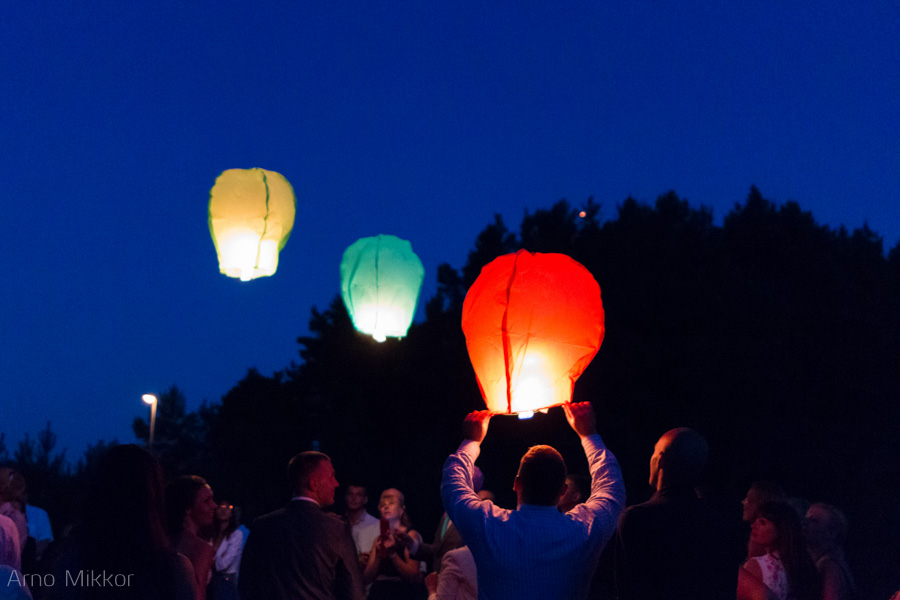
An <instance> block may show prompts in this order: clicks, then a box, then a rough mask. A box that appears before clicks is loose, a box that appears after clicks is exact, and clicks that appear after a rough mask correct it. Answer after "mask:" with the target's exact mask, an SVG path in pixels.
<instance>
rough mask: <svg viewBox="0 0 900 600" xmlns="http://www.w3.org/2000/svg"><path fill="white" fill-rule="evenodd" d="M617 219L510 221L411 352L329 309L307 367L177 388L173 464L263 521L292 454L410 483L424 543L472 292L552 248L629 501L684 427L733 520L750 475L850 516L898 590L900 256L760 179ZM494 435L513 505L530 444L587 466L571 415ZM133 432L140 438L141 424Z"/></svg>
mask: <svg viewBox="0 0 900 600" xmlns="http://www.w3.org/2000/svg"><path fill="white" fill-rule="evenodd" d="M604 208H606V207H601V206H600V205H599V204H597V203H595V202H594V201H593V200H588V201H587V202H586V203H584V205H582V206H578V207H574V206H573V205H571V204H570V203H569V202H567V201H566V200H560V201H559V202H557V203H555V204H554V205H553V206H551V207H550V208H548V209H541V210H537V211H535V212H533V213H526V214H525V215H524V217H523V219H522V222H521V225H520V227H519V230H518V231H511V230H510V229H509V228H508V227H507V226H506V224H505V223H504V222H503V220H502V218H501V217H500V216H499V215H497V216H496V217H495V219H494V221H493V222H492V223H489V224H488V225H487V226H486V227H485V228H484V229H483V230H482V231H481V233H479V234H478V236H477V238H476V239H475V241H474V246H473V248H472V250H471V252H470V253H469V256H468V260H467V261H466V263H465V264H464V265H461V266H459V267H455V266H451V265H449V264H442V265H441V266H440V267H439V269H438V272H437V282H438V287H437V292H436V294H435V295H434V296H433V297H432V298H430V299H428V300H427V304H426V307H425V319H424V320H423V321H421V322H419V323H415V324H414V325H413V326H412V328H411V329H410V331H409V334H408V336H407V337H406V338H405V339H403V340H399V341H398V340H388V341H387V342H385V343H382V344H379V343H376V342H374V341H373V340H372V339H371V337H369V336H364V335H362V334H359V333H357V332H356V331H355V330H354V328H353V326H352V324H351V322H350V319H349V317H348V315H347V313H346V311H345V309H344V306H343V303H342V302H341V300H340V297H339V296H336V297H335V298H334V300H333V301H332V302H331V304H330V305H329V306H328V307H326V308H325V309H323V310H319V309H317V308H313V309H312V315H311V318H310V321H309V331H310V333H309V335H306V336H303V337H300V338H298V343H299V346H300V349H299V353H300V361H299V362H297V363H291V364H290V365H289V366H287V367H286V368H285V369H284V370H283V371H280V372H277V373H275V374H274V375H272V376H271V377H268V376H264V375H261V374H260V373H258V372H257V371H256V370H255V369H251V370H250V371H249V372H248V374H247V376H246V377H245V378H244V379H243V380H241V381H240V382H238V383H237V384H236V385H235V386H234V387H233V388H232V389H231V390H230V391H229V392H228V393H227V394H226V395H225V396H224V397H223V398H222V400H221V403H220V404H212V405H208V404H204V405H203V407H201V409H200V410H199V411H197V412H194V413H187V412H186V410H185V402H184V398H183V396H182V395H181V392H180V391H179V390H178V389H177V388H174V387H173V388H172V389H171V390H170V391H169V392H168V393H167V394H164V395H162V396H161V397H160V407H161V412H160V415H159V420H158V422H157V434H156V435H157V438H156V442H155V447H156V450H157V452H158V453H159V454H160V455H161V458H162V461H163V464H164V465H165V466H166V468H167V470H168V472H169V474H170V475H175V474H180V473H183V472H192V473H199V474H201V475H203V476H205V477H206V478H207V479H208V480H209V481H210V483H211V485H212V486H213V488H214V489H215V491H216V493H217V496H220V497H222V498H226V499H228V500H229V501H231V502H233V503H234V504H237V505H240V506H241V507H242V508H243V509H244V513H245V515H247V516H249V517H252V516H256V515H259V514H262V513H264V512H266V511H269V510H272V509H273V508H275V507H277V506H280V505H281V504H283V503H284V502H285V501H286V499H287V498H288V497H289V496H288V490H287V488H286V484H285V476H284V470H285V465H286V464H287V461H288V459H289V458H290V457H291V456H292V455H293V454H295V453H297V452H300V451H302V450H307V449H311V448H314V449H320V450H322V451H324V452H326V453H328V454H329V455H330V456H331V457H332V459H333V461H334V464H335V468H336V470H337V476H338V480H339V481H340V482H341V483H342V484H344V485H346V484H350V483H359V484H363V485H367V486H368V488H369V490H370V493H369V496H370V498H372V497H377V495H378V491H379V490H380V489H384V488H387V487H397V488H399V489H401V490H403V491H404V493H405V494H406V499H407V506H408V507H409V513H410V515H411V516H412V518H413V520H414V521H417V522H420V523H421V525H418V526H417V528H419V529H423V528H424V529H425V530H429V531H430V527H431V526H433V524H434V523H436V521H437V519H438V517H439V516H440V513H441V510H442V509H441V507H440V499H439V493H438V486H439V482H440V476H441V466H442V464H443V461H444V459H445V458H446V456H447V455H448V454H449V453H450V452H452V451H453V450H454V449H455V447H456V446H457V444H458V443H459V441H460V439H461V433H460V423H461V420H462V418H463V416H464V415H465V414H466V413H467V412H469V411H471V410H476V409H481V408H483V407H484V405H483V401H482V399H481V396H480V393H479V390H478V385H477V383H476V380H475V376H474V372H473V370H472V367H471V364H470V363H469V359H468V355H467V352H466V345H465V339H464V337H463V334H462V330H461V327H460V319H461V310H462V304H463V300H464V298H465V295H466V291H467V289H468V288H469V286H470V285H471V284H472V282H473V281H474V280H475V278H476V277H477V276H478V274H479V272H480V270H481V268H482V267H483V266H484V265H485V264H487V263H488V262H490V261H491V260H493V259H494V258H496V257H497V256H500V255H502V254H506V253H510V252H514V251H516V250H518V249H520V248H524V249H527V250H529V251H532V252H559V253H563V254H567V255H569V256H571V257H572V258H574V259H575V260H577V261H578V262H580V263H582V264H583V265H584V266H585V267H587V269H588V270H589V271H590V272H591V273H592V274H593V275H594V277H595V279H596V280H597V281H598V282H599V284H600V288H601V290H602V296H603V303H604V309H605V312H606V337H605V340H604V342H603V345H602V347H601V348H600V351H599V353H598V354H597V356H596V357H595V358H594V360H593V362H592V363H591V364H590V366H589V367H588V368H587V370H586V371H585V373H584V374H583V375H582V377H581V379H580V380H579V381H578V383H577V384H576V386H575V396H574V399H575V401H583V400H589V401H591V402H592V403H593V404H594V407H595V410H596V412H597V415H598V423H599V428H600V432H601V434H602V435H603V437H604V439H605V441H606V443H607V445H608V446H609V447H610V449H612V450H613V452H614V453H615V454H616V456H617V457H618V459H619V462H620V463H621V465H622V469H623V472H624V476H625V481H626V488H627V491H628V503H629V504H633V503H636V502H641V501H643V500H645V499H646V498H647V497H648V496H649V492H650V490H649V487H648V485H647V474H648V461H649V458H650V454H651V452H652V448H653V444H654V442H655V441H656V440H657V438H658V437H659V436H660V435H661V434H662V433H663V432H665V431H666V430H668V429H670V428H673V427H679V426H687V427H692V428H694V429H696V430H698V431H700V432H701V433H702V434H703V435H704V436H705V437H706V438H707V439H708V440H709V443H710V447H711V463H710V466H709V468H708V469H707V473H706V483H705V487H704V489H705V490H706V492H707V493H708V494H709V497H710V498H712V499H713V501H716V502H718V503H720V504H721V505H722V506H723V507H725V509H726V510H732V511H735V512H737V511H739V501H740V498H742V497H743V493H744V492H745V491H746V489H747V487H749V485H750V483H751V482H752V481H755V480H772V481H776V482H779V483H781V484H782V485H783V486H784V487H785V488H786V489H787V490H788V492H789V493H790V494H792V495H795V496H799V497H802V498H805V499H807V500H810V501H826V502H830V503H833V504H836V505H838V506H841V507H842V508H844V509H845V510H846V511H847V513H848V516H849V517H850V521H851V523H852V525H853V533H852V534H851V554H852V558H854V559H855V560H854V562H855V563H856V564H855V567H856V568H857V570H858V576H859V578H860V580H861V583H862V585H863V586H864V589H865V586H866V581H868V582H870V585H873V586H875V587H879V585H884V586H886V585H888V584H885V583H883V582H884V581H885V577H886V575H885V574H886V573H893V572H894V571H895V566H896V564H897V562H898V557H900V552H898V542H900V509H898V503H897V501H896V500H897V493H898V486H897V477H898V474H900V436H898V435H897V432H898V431H900V402H898V399H900V394H898V390H900V245H896V246H894V247H893V248H892V249H891V250H890V251H889V252H888V253H887V254H885V251H884V247H883V241H882V239H881V238H880V237H879V236H878V234H877V233H876V232H874V231H872V230H871V229H869V227H868V226H867V225H864V226H862V227H860V228H858V229H855V230H853V231H852V232H851V231H848V230H847V229H845V228H844V227H840V228H838V229H832V228H829V227H827V226H824V225H820V224H818V223H817V222H816V220H815V219H814V217H813V215H812V214H811V213H809V212H807V211H803V210H802V209H801V208H800V206H799V205H798V204H797V203H795V202H787V203H785V204H783V205H780V206H777V205H775V204H774V203H772V202H770V201H768V200H766V199H765V198H764V197H763V196H762V195H761V193H760V192H759V190H757V189H756V188H755V187H753V188H751V189H750V192H749V194H748V196H747V199H746V201H745V202H744V203H743V204H738V205H736V206H735V207H734V209H733V210H732V211H731V212H729V213H728V214H727V215H726V216H725V217H724V220H723V222H722V225H716V224H715V223H714V219H713V214H712V212H711V210H709V209H707V208H705V207H699V208H697V207H692V206H691V205H690V204H689V202H688V201H687V200H685V199H682V198H679V197H678V196H677V195H676V194H675V193H674V192H669V193H667V194H664V195H662V196H660V197H659V198H657V200H656V202H655V204H653V205H647V204H642V203H640V202H638V201H636V200H634V199H632V198H628V199H626V200H625V201H624V202H622V203H621V204H620V205H619V206H617V207H616V212H615V215H614V217H613V218H608V219H604V218H603V216H604V215H603V209H604ZM582 215H583V216H582ZM427 276H428V277H430V276H431V275H427ZM167 406H168V408H166V409H165V411H163V408H162V407H167ZM493 421H494V422H492V424H491V435H489V436H488V439H487V440H486V442H485V444H484V451H483V453H482V458H481V459H480V461H479V464H480V465H481V467H482V469H483V471H484V473H485V475H486V482H485V487H486V488H489V489H492V490H494V491H495V492H496V493H497V496H498V503H499V504H501V505H503V506H514V504H515V500H514V496H513V495H512V492H511V489H510V488H511V484H512V477H513V475H514V473H515V468H516V464H517V461H518V458H519V457H520V456H521V455H522V453H523V452H524V450H525V449H526V448H527V447H528V446H530V445H532V444H536V443H548V444H552V445H554V446H555V447H557V448H558V449H559V450H560V451H561V452H562V453H563V455H564V456H565V458H566V460H567V462H568V463H569V468H570V470H571V471H583V472H585V473H586V472H587V468H586V464H585V461H584V455H583V452H582V451H581V449H580V446H579V445H578V441H577V439H572V438H573V437H574V436H572V435H571V432H569V431H568V428H567V427H566V426H565V424H564V417H563V416H562V414H561V411H560V410H559V409H555V410H551V411H550V413H549V414H547V415H536V416H535V418H533V419H531V420H528V421H519V420H517V419H515V418H514V417H497V418H495V419H494V420H493ZM134 430H135V434H136V435H137V436H138V437H139V438H141V439H146V436H147V430H148V427H147V423H146V421H144V420H141V419H137V420H136V421H135V424H134ZM48 433H49V430H48ZM88 462H90V461H88ZM88 467H89V465H88V466H86V467H85V468H88ZM26 475H27V473H26ZM53 502H54V500H53V499H52V498H50V497H48V498H47V499H46V502H45V504H46V505H47V506H48V508H51V507H52V505H53ZM51 514H52V513H51ZM872 582H875V583H872ZM878 582H881V583H878ZM897 583H900V582H893V584H894V585H896V584H897ZM879 589H880V587H879Z"/></svg>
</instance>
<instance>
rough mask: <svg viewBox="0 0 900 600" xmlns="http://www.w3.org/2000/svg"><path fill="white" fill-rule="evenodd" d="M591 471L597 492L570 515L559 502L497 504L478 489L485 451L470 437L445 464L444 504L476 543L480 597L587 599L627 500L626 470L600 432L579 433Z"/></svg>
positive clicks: (471, 543)
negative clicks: (475, 476) (475, 473)
mask: <svg viewBox="0 0 900 600" xmlns="http://www.w3.org/2000/svg"><path fill="white" fill-rule="evenodd" d="M581 444H582V446H583V447H584V451H585V454H586V456H587V459H588V465H589V467H590V471H591V496H590V498H588V500H587V501H586V502H584V503H583V504H579V505H577V506H576V507H575V508H573V509H572V510H570V511H569V512H567V513H566V514H562V513H560V512H559V511H558V510H557V509H556V507H555V506H535V505H530V504H523V505H521V506H520V507H519V508H518V510H506V509H502V508H498V507H497V506H495V505H494V503H493V502H488V501H482V500H481V499H479V498H478V496H477V495H476V494H475V492H474V491H473V489H472V470H473V467H474V465H475V460H476V459H477V458H478V455H479V454H480V452H481V446H480V444H478V443H477V442H474V441H471V440H466V441H464V442H463V443H462V444H461V445H460V447H459V449H458V450H457V451H456V453H455V454H451V455H450V457H449V458H447V462H446V463H444V477H443V481H442V482H441V497H442V498H443V501H444V509H445V510H446V511H447V514H448V515H449V516H450V520H452V521H453V523H454V524H455V525H456V528H457V529H459V531H460V533H461V534H462V536H463V539H464V540H465V542H466V544H467V545H468V546H469V548H470V549H471V550H472V555H473V556H474V557H475V564H476V565H477V567H478V597H479V598H480V599H481V600H503V599H507V598H508V599H510V600H528V599H531V598H533V599H534V600H578V599H581V598H586V597H587V594H588V591H589V589H590V583H591V578H592V576H593V573H594V569H595V568H596V566H597V560H598V559H599V557H600V551H601V550H603V546H605V545H606V542H607V541H608V540H609V538H610V537H611V536H612V534H613V532H614V531H615V529H616V522H617V520H618V518H619V513H620V512H622V509H623V507H624V506H625V487H624V484H623V483H622V471H621V470H620V469H619V463H618V462H617V461H616V458H615V456H613V454H612V453H611V452H610V451H609V450H607V449H606V446H604V445H603V440H602V439H601V438H600V436H599V435H596V434H595V435H591V436H586V437H583V438H582V439H581Z"/></svg>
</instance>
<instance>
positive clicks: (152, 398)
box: [141, 394, 156, 404]
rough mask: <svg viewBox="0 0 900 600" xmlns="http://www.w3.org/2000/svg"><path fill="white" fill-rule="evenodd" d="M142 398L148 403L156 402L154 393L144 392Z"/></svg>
mask: <svg viewBox="0 0 900 600" xmlns="http://www.w3.org/2000/svg"><path fill="white" fill-rule="evenodd" d="M141 400H143V401H144V402H145V403H146V404H156V396H154V395H153V394H144V395H143V396H141Z"/></svg>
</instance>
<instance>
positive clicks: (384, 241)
mask: <svg viewBox="0 0 900 600" xmlns="http://www.w3.org/2000/svg"><path fill="white" fill-rule="evenodd" d="M424 278H425V268H424V267H423V266H422V261H421V260H419V257H418V256H416V254H415V253H414V252H413V250H412V246H411V245H410V243H409V242H408V241H406V240H401V239H400V238H398V237H396V236H393V235H376V236H373V237H366V238H362V239H359V240H357V241H355V242H354V243H353V244H352V245H351V246H350V247H349V248H347V250H345V251H344V258H343V259H342V260H341V296H343V298H344V305H345V306H346V307H347V312H349V313H350V318H351V319H353V326H354V327H356V329H357V331H360V332H362V333H366V334H369V335H371V336H372V337H373V338H375V339H376V340H378V341H379V342H383V341H384V340H385V339H386V338H388V337H396V338H401V337H404V336H405V335H406V331H407V330H408V329H409V326H410V324H411V323H412V320H413V316H414V315H415V312H416V303H417V302H418V300H419V290H420V289H421V288H422V280H423V279H424Z"/></svg>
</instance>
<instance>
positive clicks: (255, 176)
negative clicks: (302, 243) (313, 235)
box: [209, 169, 296, 281]
mask: <svg viewBox="0 0 900 600" xmlns="http://www.w3.org/2000/svg"><path fill="white" fill-rule="evenodd" d="M295 212H296V200H295V198H294V189H293V188H292V187H291V184H290V183H288V180H287V179H285V178H284V176H282V175H281V174H279V173H276V172H274V171H266V170H264V169H229V170H227V171H225V172H223V173H222V174H221V175H219V177H218V178H217V179H216V183H215V185H213V187H212V189H211V190H210V192H209V232H210V234H212V238H213V243H214V244H215V245H216V253H217V254H218V255H219V271H220V272H221V273H223V274H225V275H228V276H229V277H240V279H241V281H249V280H251V279H256V278H257V277H266V276H268V275H272V274H273V273H274V272H275V270H276V269H277V268H278V253H279V252H280V251H281V249H282V248H284V244H285V243H286V242H287V240H288V237H289V236H290V235H291V229H292V228H293V227H294V213H295Z"/></svg>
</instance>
